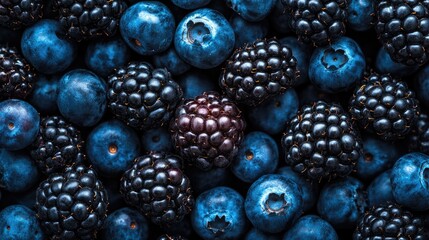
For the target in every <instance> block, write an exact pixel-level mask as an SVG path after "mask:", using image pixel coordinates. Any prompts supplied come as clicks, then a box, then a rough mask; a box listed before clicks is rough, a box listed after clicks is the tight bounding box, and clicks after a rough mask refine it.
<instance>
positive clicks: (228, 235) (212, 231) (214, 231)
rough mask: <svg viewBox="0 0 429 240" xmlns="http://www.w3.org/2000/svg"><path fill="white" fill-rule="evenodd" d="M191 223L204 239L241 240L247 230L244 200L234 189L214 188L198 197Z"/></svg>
mask: <svg viewBox="0 0 429 240" xmlns="http://www.w3.org/2000/svg"><path fill="white" fill-rule="evenodd" d="M191 222H192V227H193V229H194V231H195V232H196V233H197V234H198V235H199V236H200V237H202V238H203V239H207V240H214V239H219V238H221V239H239V238H240V236H241V235H242V234H243V233H244V231H245V230H246V215H245V213H244V199H243V197H242V196H241V195H240V194H239V193H238V192H236V191H235V190H233V189H232V188H229V187H216V188H212V189H210V190H208V191H206V192H203V193H202V194H200V195H199V196H198V197H197V199H196V202H195V209H194V211H192V213H191Z"/></svg>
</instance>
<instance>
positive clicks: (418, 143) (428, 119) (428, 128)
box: [407, 113, 429, 154]
mask: <svg viewBox="0 0 429 240" xmlns="http://www.w3.org/2000/svg"><path fill="white" fill-rule="evenodd" d="M407 142H408V150H409V151H410V152H422V153H424V154H429V116H428V115H427V114H424V113H422V114H420V115H419V116H418V117H417V120H416V122H415V123H414V126H413V127H412V129H411V132H410V135H409V136H408V141H407Z"/></svg>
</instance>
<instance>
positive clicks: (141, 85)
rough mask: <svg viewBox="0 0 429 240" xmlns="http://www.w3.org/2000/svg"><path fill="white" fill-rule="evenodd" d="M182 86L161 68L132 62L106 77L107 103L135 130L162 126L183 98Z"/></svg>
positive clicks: (118, 116)
mask: <svg viewBox="0 0 429 240" xmlns="http://www.w3.org/2000/svg"><path fill="white" fill-rule="evenodd" d="M182 95H183V92H182V89H181V88H180V86H179V84H177V83H176V82H175V81H174V80H173V79H171V75H170V73H169V72H168V71H167V70H166V69H164V68H156V69H153V68H152V66H151V65H150V64H149V63H146V62H131V63H129V64H128V66H126V67H121V68H119V69H117V70H116V72H115V74H113V75H111V76H109V92H108V94H107V97H108V102H109V103H108V104H109V108H110V110H111V111H112V112H113V114H114V115H115V116H116V117H117V118H119V119H121V120H122V121H124V122H125V123H126V124H128V125H130V126H132V127H134V128H137V129H144V130H147V129H152V128H156V127H159V126H162V125H164V124H165V123H168V122H169V121H170V118H171V116H172V114H173V112H174V110H175V109H176V106H177V105H178V104H179V102H180V101H181V100H182Z"/></svg>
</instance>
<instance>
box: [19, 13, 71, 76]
mask: <svg viewBox="0 0 429 240" xmlns="http://www.w3.org/2000/svg"><path fill="white" fill-rule="evenodd" d="M62 34H63V30H62V28H61V25H60V23H59V22H57V21H55V20H51V19H43V20H41V21H39V22H37V23H36V24H34V25H33V26H31V27H29V28H26V29H25V31H24V33H23V35H22V38H21V49H22V54H23V55H24V57H25V58H26V59H27V60H28V61H29V62H30V63H31V65H33V66H34V68H36V70H37V71H39V72H41V73H44V74H54V73H60V72H62V71H64V70H66V69H67V68H68V67H69V66H70V65H71V63H72V62H73V60H74V59H75V57H76V52H77V51H76V50H77V46H76V44H75V43H73V42H72V41H70V40H68V39H67V38H65V37H63V36H62Z"/></svg>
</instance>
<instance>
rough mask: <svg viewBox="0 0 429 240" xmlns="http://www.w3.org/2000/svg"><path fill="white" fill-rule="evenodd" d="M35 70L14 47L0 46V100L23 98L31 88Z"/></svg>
mask: <svg viewBox="0 0 429 240" xmlns="http://www.w3.org/2000/svg"><path fill="white" fill-rule="evenodd" d="M34 81H35V72H34V70H33V68H32V67H31V66H30V64H28V63H27V60H25V58H24V57H22V56H21V55H20V54H19V53H18V52H17V50H16V49H15V48H9V47H0V101H1V100H5V99H8V98H21V99H25V98H26V97H27V96H28V94H29V93H31V91H32V90H33V82H34Z"/></svg>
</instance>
